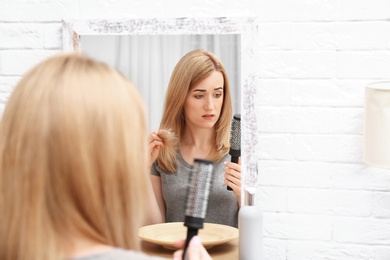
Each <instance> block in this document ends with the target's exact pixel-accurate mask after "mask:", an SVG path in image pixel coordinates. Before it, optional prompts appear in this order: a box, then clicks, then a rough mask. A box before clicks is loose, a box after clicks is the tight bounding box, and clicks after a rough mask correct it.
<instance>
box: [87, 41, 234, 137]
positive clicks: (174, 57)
mask: <svg viewBox="0 0 390 260" xmlns="http://www.w3.org/2000/svg"><path fill="white" fill-rule="evenodd" d="M80 45H81V48H80V50H81V52H83V53H85V54H87V55H89V56H91V57H93V58H95V59H98V60H101V61H103V62H105V63H107V64H109V65H110V66H112V67H114V68H116V69H117V70H119V71H120V72H121V73H122V74H123V75H125V76H126V77H127V78H129V79H130V80H131V81H133V83H134V85H135V86H136V87H137V88H138V91H139V92H140V93H141V96H142V98H143V101H144V104H145V107H146V114H147V118H148V121H149V122H148V125H149V128H150V129H149V132H152V131H153V130H156V129H158V128H159V125H160V121H161V117H162V111H163V108H164V97H165V93H166V90H167V87H168V84H169V79H170V76H171V74H172V71H173V69H174V67H175V65H176V63H177V62H178V61H179V60H180V58H181V57H183V56H184V55H185V54H186V53H187V52H189V51H191V50H194V49H204V50H207V51H210V52H212V53H214V54H215V55H216V56H217V57H218V58H219V59H220V60H221V61H222V63H223V64H224V66H225V69H226V72H227V75H228V77H229V82H230V88H231V95H232V103H233V112H234V113H235V114H240V113H241V110H240V108H241V107H240V100H241V91H240V68H241V66H240V37H239V36H238V35H237V34H214V35H204V34H203V35H201V34H197V35H194V34H192V35H108V36H107V35H104V36H102V35H82V36H80Z"/></svg>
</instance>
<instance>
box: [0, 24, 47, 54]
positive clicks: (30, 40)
mask: <svg viewBox="0 0 390 260" xmlns="http://www.w3.org/2000/svg"><path fill="white" fill-rule="evenodd" d="M42 47H43V33H42V25H41V24H26V23H0V49H42Z"/></svg>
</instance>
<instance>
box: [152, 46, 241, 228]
mask: <svg viewBox="0 0 390 260" xmlns="http://www.w3.org/2000/svg"><path fill="white" fill-rule="evenodd" d="M231 120H232V104H231V97H230V87H229V81H228V77H227V75H226V72H225V69H224V67H223V65H222V63H221V62H220V60H219V59H218V58H217V57H216V56H215V55H214V54H212V53H210V52H207V51H204V50H194V51H190V52H189V53H187V54H186V55H184V56H183V57H182V58H181V59H180V60H179V62H178V63H177V64H176V66H175V68H174V70H173V72H172V75H171V79H170V82H169V87H168V90H167V94H166V99H165V106H164V112H163V116H162V120H161V124H160V129H159V130H157V131H155V132H153V133H152V134H151V135H150V137H149V152H150V154H151V162H150V166H151V179H152V184H153V188H154V194H155V196H156V199H157V202H158V205H159V209H160V212H161V216H162V218H163V219H164V221H166V222H176V221H184V211H185V206H186V205H185V202H186V191H187V186H188V180H189V174H191V165H192V164H193V162H194V159H195V158H199V159H208V160H212V161H214V163H215V171H214V179H213V182H212V187H211V190H210V195H209V202H208V210H207V214H206V219H205V222H209V223H219V224H224V225H230V226H234V227H237V225H238V223H237V222H238V220H237V214H238V209H239V203H240V201H241V199H240V194H241V166H240V164H237V163H232V162H230V160H231V158H230V155H229V154H228V152H229V147H230V144H229V139H230V129H231ZM227 185H228V186H230V187H231V188H232V189H233V191H228V190H227V189H226V186H227Z"/></svg>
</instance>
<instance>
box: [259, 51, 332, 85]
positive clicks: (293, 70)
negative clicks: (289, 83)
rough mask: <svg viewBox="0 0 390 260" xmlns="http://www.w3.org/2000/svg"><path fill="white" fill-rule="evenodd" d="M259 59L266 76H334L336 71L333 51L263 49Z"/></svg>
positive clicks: (312, 77)
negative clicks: (264, 50)
mask: <svg viewBox="0 0 390 260" xmlns="http://www.w3.org/2000/svg"><path fill="white" fill-rule="evenodd" d="M257 59H258V60H259V66H260V67H259V75H260V76H261V77H264V78H295V79H297V78H309V79H310V78H311V79H314V78H333V77H334V76H335V73H336V71H335V67H336V52H333V51H321V52H319V51H272V52H263V51H262V52H259V54H258V56H257Z"/></svg>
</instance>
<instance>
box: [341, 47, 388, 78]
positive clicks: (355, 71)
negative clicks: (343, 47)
mask: <svg viewBox="0 0 390 260" xmlns="http://www.w3.org/2000/svg"><path fill="white" fill-rule="evenodd" d="M336 71H337V74H336V76H337V77H338V78H344V79H371V78H376V79H390V73H389V71H390V52H389V51H360V52H357V51H350V52H338V55H337V68H336Z"/></svg>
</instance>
